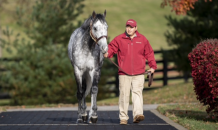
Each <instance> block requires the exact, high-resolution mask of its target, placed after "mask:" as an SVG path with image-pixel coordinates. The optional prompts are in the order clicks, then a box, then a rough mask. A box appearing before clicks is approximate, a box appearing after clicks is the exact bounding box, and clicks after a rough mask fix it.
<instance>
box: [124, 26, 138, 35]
mask: <svg viewBox="0 0 218 130" xmlns="http://www.w3.org/2000/svg"><path fill="white" fill-rule="evenodd" d="M136 30H137V27H131V26H129V25H127V26H126V32H127V33H128V34H129V35H130V36H133V35H134V34H135V31H136Z"/></svg>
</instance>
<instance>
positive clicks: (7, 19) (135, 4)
mask: <svg viewBox="0 0 218 130" xmlns="http://www.w3.org/2000/svg"><path fill="white" fill-rule="evenodd" d="M161 2H162V0H140V1H130V0H92V1H91V0H85V1H84V4H85V7H84V10H83V13H82V14H81V15H80V16H79V17H78V18H77V20H81V21H82V22H83V21H84V20H85V19H86V18H88V17H89V16H90V15H91V14H92V12H93V10H95V12H96V13H103V12H104V10H107V16H106V20H107V22H108V25H109V28H108V36H109V38H110V40H112V39H113V38H114V37H115V36H117V35H119V34H121V33H123V32H124V29H125V22H126V21H127V20H128V19H130V18H132V19H135V20H136V21H137V23H138V31H139V32H140V33H142V34H144V35H145V36H146V37H147V39H148V40H149V42H150V43H151V45H152V47H153V49H154V50H160V49H161V48H162V49H169V48H170V47H169V46H168V44H167V42H166V39H165V37H164V32H165V31H166V30H169V29H170V28H168V26H167V20H166V19H165V18H164V16H165V15H172V16H173V17H177V18H181V17H184V16H177V15H175V13H174V12H171V8H170V7H166V8H161V7H160V4H161ZM32 4H34V1H33V2H32ZM16 7H17V4H16V0H8V4H7V5H6V8H7V13H5V12H4V13H3V12H0V17H1V21H0V22H1V23H0V27H1V28H4V27H5V26H8V27H9V28H11V29H13V30H14V32H15V33H20V34H21V36H24V37H25V34H24V33H23V32H22V30H23V29H22V28H20V27H19V26H18V25H17V24H16V19H13V18H12V16H13V15H12V12H13V11H15V10H16ZM29 7H31V5H30V6H29ZM72 31H73V30H72ZM3 56H8V54H7V53H6V51H5V50H3Z"/></svg>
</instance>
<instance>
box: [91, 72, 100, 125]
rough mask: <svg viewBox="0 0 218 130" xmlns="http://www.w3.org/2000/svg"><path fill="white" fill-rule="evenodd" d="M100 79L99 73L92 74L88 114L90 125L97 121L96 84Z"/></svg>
mask: <svg viewBox="0 0 218 130" xmlns="http://www.w3.org/2000/svg"><path fill="white" fill-rule="evenodd" d="M99 78H100V72H96V71H95V74H94V78H93V82H92V88H91V110H90V112H89V118H90V123H96V122H97V120H98V115H97V100H96V99H97V94H98V82H99Z"/></svg>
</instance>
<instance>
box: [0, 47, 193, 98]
mask: <svg viewBox="0 0 218 130" xmlns="http://www.w3.org/2000/svg"><path fill="white" fill-rule="evenodd" d="M154 53H155V55H156V54H162V55H163V53H164V51H154ZM3 61H4V62H5V61H8V62H10V61H19V60H13V59H8V58H0V63H1V62H3ZM156 62H157V64H162V65H163V68H162V69H157V70H156V71H155V73H158V72H162V74H163V77H161V78H155V77H154V79H153V80H154V81H163V84H162V86H165V85H168V81H169V80H175V79H184V81H185V82H187V81H188V79H189V78H190V77H191V76H190V75H188V74H187V75H184V76H175V77H169V76H168V73H169V72H170V71H176V68H169V67H168V63H170V62H172V61H169V60H168V59H167V58H164V56H163V59H162V60H157V61H156ZM3 71H6V70H5V69H3V68H0V73H1V72H3ZM145 81H147V79H145ZM107 84H114V85H115V87H116V90H115V94H116V96H118V95H119V92H118V88H119V80H118V75H116V78H115V81H110V82H107ZM1 88H2V87H1V86H0V90H1ZM8 97H9V95H8V94H5V93H4V94H1V93H0V99H2V98H8Z"/></svg>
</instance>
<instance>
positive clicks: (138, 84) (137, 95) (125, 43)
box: [104, 19, 157, 124]
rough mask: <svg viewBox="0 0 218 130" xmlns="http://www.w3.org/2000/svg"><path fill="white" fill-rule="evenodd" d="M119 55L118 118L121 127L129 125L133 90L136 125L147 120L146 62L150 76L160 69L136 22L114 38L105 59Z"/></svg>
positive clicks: (131, 22)
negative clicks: (144, 97)
mask: <svg viewBox="0 0 218 130" xmlns="http://www.w3.org/2000/svg"><path fill="white" fill-rule="evenodd" d="M114 54H117V57H118V64H119V67H120V68H121V69H119V71H118V74H119V91H120V95H119V118H120V124H127V122H128V119H129V116H128V107H129V97H130V90H131V92H132V106H133V122H134V123H138V122H140V121H142V120H144V115H143V96H142V91H143V88H144V72H145V66H146V60H148V64H149V66H150V69H149V70H148V71H150V72H151V73H154V71H155V69H156V68H157V65H156V61H155V58H154V51H153V49H152V47H151V45H150V43H149V42H148V40H147V39H146V38H145V36H143V35H142V34H140V33H139V32H138V31H137V23H136V21H135V20H133V19H129V20H128V21H127V22H126V31H125V33H123V34H121V35H119V36H117V37H115V38H114V39H113V40H112V41H111V42H110V43H109V45H108V52H107V53H105V54H104V57H105V58H107V57H108V58H111V57H113V55H114Z"/></svg>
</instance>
